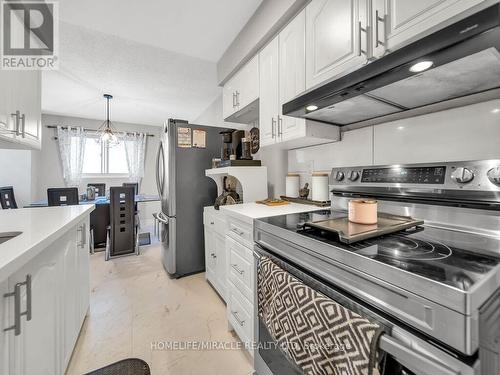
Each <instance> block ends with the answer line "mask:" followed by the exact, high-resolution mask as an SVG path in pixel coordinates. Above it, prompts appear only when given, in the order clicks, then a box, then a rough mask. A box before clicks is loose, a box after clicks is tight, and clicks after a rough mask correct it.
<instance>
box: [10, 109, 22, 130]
mask: <svg viewBox="0 0 500 375" xmlns="http://www.w3.org/2000/svg"><path fill="white" fill-rule="evenodd" d="M10 115H11V116H12V117H14V118H15V120H16V129H15V131H14V132H15V134H16V135H21V132H20V130H19V119H20V118H21V112H19V111H16V113H11V114H10Z"/></svg>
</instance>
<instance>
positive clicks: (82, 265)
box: [77, 219, 90, 331]
mask: <svg viewBox="0 0 500 375" xmlns="http://www.w3.org/2000/svg"><path fill="white" fill-rule="evenodd" d="M80 228H81V230H80V231H79V237H78V240H77V241H78V243H77V246H78V248H77V253H78V260H77V263H78V275H79V277H78V278H79V282H78V285H77V288H78V294H79V300H80V306H79V316H78V325H79V326H78V331H79V330H80V326H81V325H82V324H83V320H84V319H85V316H86V315H87V311H88V309H89V304H90V247H89V235H90V233H89V228H90V222H89V219H87V220H85V221H84V222H83V223H81V224H80Z"/></svg>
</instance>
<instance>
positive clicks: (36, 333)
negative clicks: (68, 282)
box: [8, 246, 62, 375]
mask: <svg viewBox="0 0 500 375" xmlns="http://www.w3.org/2000/svg"><path fill="white" fill-rule="evenodd" d="M58 247H59V246H54V247H51V248H50V249H46V250H45V251H43V252H42V253H40V254H39V255H38V256H37V257H35V258H34V259H33V260H31V261H30V262H29V263H27V264H26V265H25V266H24V267H22V268H21V269H20V270H18V271H17V272H16V273H15V274H13V275H12V276H11V277H10V278H9V290H14V288H15V285H16V283H20V282H24V281H25V280H26V276H27V275H31V309H32V316H31V320H30V321H27V320H26V317H25V316H22V317H21V334H20V335H18V336H15V335H14V333H13V331H9V332H8V335H9V350H10V370H9V372H8V373H9V374H11V375H32V374H37V375H54V374H56V375H57V374H61V373H62V368H61V367H62V366H61V358H60V355H61V348H62V345H61V340H60V335H59V332H60V327H61V324H62V323H61V314H60V311H61V308H60V294H61V288H62V284H61V276H60V275H61V273H60V271H61V269H60V264H58V261H59V258H60V257H59V255H60V252H59V251H58ZM26 290H27V288H26V287H22V288H21V310H22V311H24V310H25V309H26V308H27V305H26V302H27V292H26Z"/></svg>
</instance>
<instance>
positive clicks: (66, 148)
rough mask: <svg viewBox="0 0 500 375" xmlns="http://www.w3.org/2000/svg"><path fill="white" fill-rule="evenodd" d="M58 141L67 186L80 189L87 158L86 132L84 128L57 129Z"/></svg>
mask: <svg viewBox="0 0 500 375" xmlns="http://www.w3.org/2000/svg"><path fill="white" fill-rule="evenodd" d="M57 140H58V143H59V153H60V155H61V162H62V169H63V177H64V181H65V182H66V186H69V187H75V186H76V187H78V186H79V185H80V181H81V179H82V169H83V160H84V157H85V132H84V130H83V129H82V128H71V127H69V126H68V127H67V128H66V129H63V128H62V127H61V126H58V127H57Z"/></svg>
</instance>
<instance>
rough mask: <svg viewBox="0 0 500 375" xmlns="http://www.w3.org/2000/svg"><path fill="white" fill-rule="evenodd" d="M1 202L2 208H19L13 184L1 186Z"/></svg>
mask: <svg viewBox="0 0 500 375" xmlns="http://www.w3.org/2000/svg"><path fill="white" fill-rule="evenodd" d="M0 204H1V205H2V209H4V210H6V209H9V208H17V203H16V198H15V196H14V188H13V187H12V186H4V187H0Z"/></svg>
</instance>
